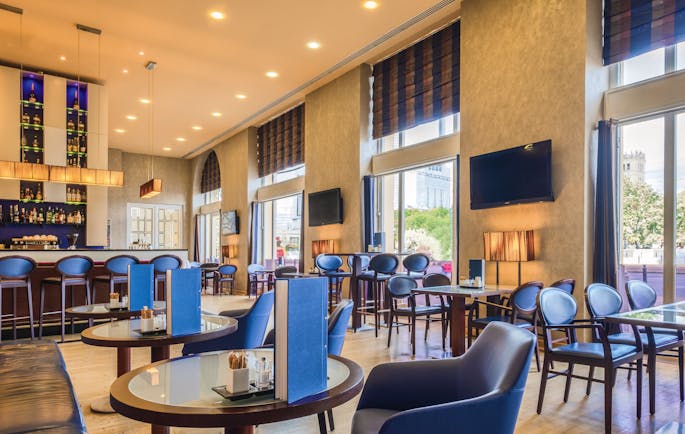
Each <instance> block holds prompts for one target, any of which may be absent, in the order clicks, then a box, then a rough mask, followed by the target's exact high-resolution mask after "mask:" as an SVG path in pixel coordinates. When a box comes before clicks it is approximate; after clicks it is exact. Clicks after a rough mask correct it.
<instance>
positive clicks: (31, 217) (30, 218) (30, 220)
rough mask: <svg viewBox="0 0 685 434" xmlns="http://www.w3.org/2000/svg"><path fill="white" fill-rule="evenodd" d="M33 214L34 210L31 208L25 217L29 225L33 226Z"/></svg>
mask: <svg viewBox="0 0 685 434" xmlns="http://www.w3.org/2000/svg"><path fill="white" fill-rule="evenodd" d="M35 212H36V209H35V208H33V209H32V210H31V211H29V216H28V217H27V218H28V221H29V224H33V213H35Z"/></svg>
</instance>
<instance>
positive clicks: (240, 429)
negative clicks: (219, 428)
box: [224, 425, 254, 434]
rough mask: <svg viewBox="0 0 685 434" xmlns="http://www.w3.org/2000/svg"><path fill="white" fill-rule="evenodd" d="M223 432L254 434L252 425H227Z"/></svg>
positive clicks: (228, 433)
mask: <svg viewBox="0 0 685 434" xmlns="http://www.w3.org/2000/svg"><path fill="white" fill-rule="evenodd" d="M224 433H225V434H254V426H252V425H248V426H232V427H231V426H227V427H226V428H225V429H224Z"/></svg>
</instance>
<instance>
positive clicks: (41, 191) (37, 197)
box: [36, 184, 43, 200]
mask: <svg viewBox="0 0 685 434" xmlns="http://www.w3.org/2000/svg"><path fill="white" fill-rule="evenodd" d="M36 200H43V188H42V187H41V184H38V192H37V193H36Z"/></svg>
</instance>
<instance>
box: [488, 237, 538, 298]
mask: <svg viewBox="0 0 685 434" xmlns="http://www.w3.org/2000/svg"><path fill="white" fill-rule="evenodd" d="M483 248H484V254H483V257H484V259H485V260H486V261H494V262H495V263H496V267H497V268H496V270H497V272H496V283H497V284H498V285H499V263H500V262H502V261H503V262H517V263H518V284H519V285H520V284H521V262H526V261H532V260H534V259H535V248H534V236H533V231H532V230H525V231H506V232H484V233H483Z"/></svg>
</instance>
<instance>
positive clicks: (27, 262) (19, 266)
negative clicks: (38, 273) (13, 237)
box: [0, 255, 36, 279]
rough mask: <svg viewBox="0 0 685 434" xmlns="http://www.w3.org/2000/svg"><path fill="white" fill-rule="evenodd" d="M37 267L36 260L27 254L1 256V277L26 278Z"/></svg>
mask: <svg viewBox="0 0 685 434" xmlns="http://www.w3.org/2000/svg"><path fill="white" fill-rule="evenodd" d="M35 268H36V261H34V260H33V259H31V258H29V257H26V256H19V255H12V256H5V257H4V258H0V279H5V278H7V279H25V278H27V277H28V276H29V274H31V272H32V271H33V270H34V269H35Z"/></svg>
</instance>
